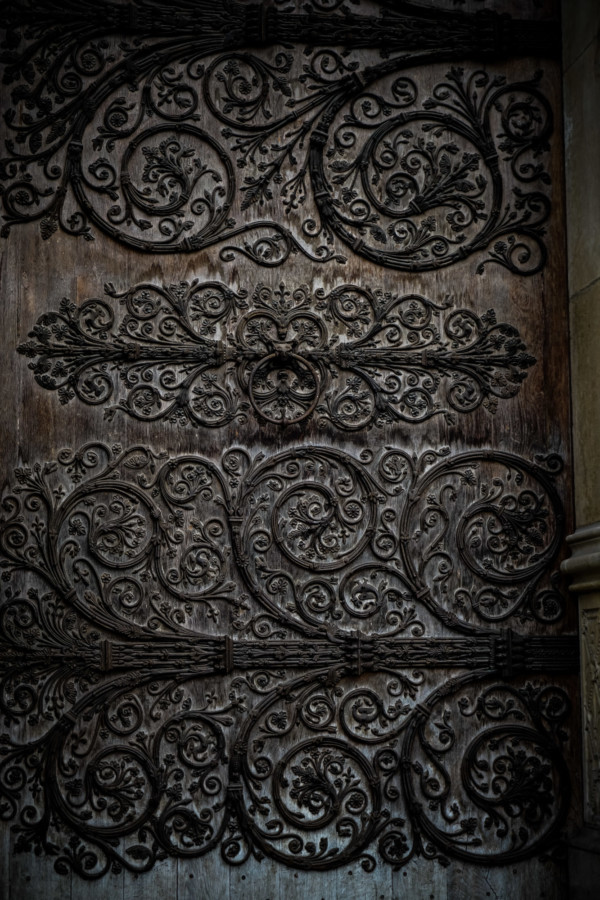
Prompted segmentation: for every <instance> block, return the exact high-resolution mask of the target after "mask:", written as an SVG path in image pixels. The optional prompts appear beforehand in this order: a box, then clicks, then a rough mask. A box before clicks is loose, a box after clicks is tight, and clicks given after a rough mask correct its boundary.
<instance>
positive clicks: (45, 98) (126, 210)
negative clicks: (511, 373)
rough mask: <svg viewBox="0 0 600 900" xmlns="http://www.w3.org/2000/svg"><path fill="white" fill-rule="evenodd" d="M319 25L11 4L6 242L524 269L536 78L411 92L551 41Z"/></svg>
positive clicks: (185, 7)
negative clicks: (434, 70)
mask: <svg viewBox="0 0 600 900" xmlns="http://www.w3.org/2000/svg"><path fill="white" fill-rule="evenodd" d="M50 7H51V11H50ZM313 7H314V9H313V10H312V11H311V12H310V13H309V12H307V10H306V4H305V3H302V4H294V3H291V4H277V5H276V6H275V7H269V8H266V7H265V5H264V4H252V3H243V2H234V0H229V2H227V4H225V5H223V4H216V3H212V2H210V3H208V2H207V3H204V2H199V3H195V4H194V7H193V12H190V9H189V4H188V3H186V2H183V0H181V2H180V3H178V2H174V3H172V4H169V13H168V21H167V20H165V17H164V16H163V15H161V14H160V13H157V9H156V6H155V4H154V3H152V2H151V0H138V2H137V3H136V4H134V5H127V6H116V5H114V4H112V3H110V2H108V0H100V2H99V0H94V2H93V3H92V2H88V0H85V2H81V3H79V4H78V5H77V10H76V12H73V11H71V10H70V11H69V16H65V17H61V16H57V15H56V4H54V3H53V2H52V3H44V2H42V3H36V4H35V9H36V14H35V15H33V14H32V13H31V12H30V6H29V4H28V3H24V2H22V3H19V2H10V3H6V4H5V6H4V19H5V22H6V23H7V24H8V26H9V30H8V38H7V41H6V43H5V45H4V51H3V56H2V59H3V62H4V64H5V70H4V71H5V74H4V83H5V84H7V85H11V86H12V87H11V106H10V108H9V109H8V110H7V112H6V115H5V121H6V127H7V130H8V134H9V137H8V139H7V141H6V153H5V156H4V158H3V159H1V160H0V179H1V180H2V181H3V183H4V184H3V192H2V203H3V207H4V219H5V227H4V233H5V234H7V233H8V231H9V230H10V228H11V227H12V226H13V225H18V224H22V223H26V222H33V221H36V222H39V225H40V229H41V233H42V236H43V237H44V238H49V237H51V235H52V234H53V233H54V232H55V231H57V229H58V228H61V229H62V230H63V231H65V232H66V233H68V234H71V235H77V236H80V237H83V238H85V239H87V240H91V239H93V231H94V230H99V231H102V232H103V233H105V234H107V235H109V236H111V237H112V238H114V239H115V240H117V241H118V242H120V243H121V244H124V245H127V246H129V247H133V248H135V249H138V250H142V251H145V252H153V253H173V252H194V251H199V250H202V249H204V248H207V247H212V246H215V247H218V248H219V255H220V259H221V260H222V261H224V262H227V261H231V260H233V259H235V258H236V257H239V256H240V255H243V256H246V257H249V258H250V259H251V260H253V261H254V262H257V263H259V264H261V265H265V266H277V265H281V264H282V263H283V262H285V260H287V259H288V258H289V256H290V254H293V253H301V254H304V255H305V256H306V257H307V258H309V259H311V260H312V261H314V262H327V261H328V260H336V261H337V262H343V261H344V260H345V257H346V255H347V253H348V252H353V253H355V254H358V255H359V256H362V257H364V258H366V259H368V260H370V261H371V262H374V263H376V264H379V265H381V266H385V267H391V268H393V269H399V270H402V271H406V272H419V271H429V270H434V269H438V268H441V267H445V266H448V265H451V264H453V263H455V262H459V261H461V260H463V259H465V258H467V257H469V256H474V258H475V259H476V261H477V267H478V271H480V272H481V271H483V268H484V266H486V265H488V264H490V263H494V264H497V265H501V266H504V267H506V268H508V269H509V270H510V271H512V272H514V273H518V274H520V275H531V274H533V273H536V272H539V271H540V270H541V269H542V268H543V266H544V264H545V262H546V257H547V249H546V245H545V242H544V239H543V236H544V231H545V225H546V222H547V220H548V217H549V214H550V196H549V189H548V184H549V181H550V177H549V174H548V171H547V166H546V160H547V155H548V150H549V138H550V136H551V134H552V131H553V117H552V110H551V108H550V105H549V102H548V100H547V98H546V96H545V94H544V91H543V86H542V85H543V76H542V73H541V72H532V73H531V77H528V78H526V79H525V80H522V81H519V82H514V83H510V82H509V81H507V79H506V76H505V75H503V74H502V72H501V71H493V69H492V70H490V71H487V70H486V71H484V70H483V69H481V68H479V67H477V66H474V68H472V69H471V70H468V71H465V70H464V69H463V68H461V67H459V66H453V67H452V68H450V69H449V70H448V71H447V72H446V73H445V75H444V76H442V77H441V80H439V82H438V83H437V84H435V86H434V87H433V88H432V89H431V88H427V89H424V88H422V87H421V86H420V83H421V81H422V73H423V72H425V73H427V71H428V68H427V67H428V66H430V64H431V63H432V62H440V61H445V60H448V61H451V60H455V59H458V58H461V57H462V58H465V57H470V58H473V57H475V58H476V59H481V60H486V59H489V58H491V59H496V58H497V57H498V56H499V55H502V53H504V54H505V55H507V56H510V55H511V54H514V53H516V54H518V53H519V52H520V50H519V48H520V47H523V49H524V45H523V44H522V43H521V36H522V34H523V33H524V32H526V33H527V35H528V39H531V40H534V41H540V40H541V42H542V43H544V34H545V30H546V31H547V29H550V32H551V31H552V27H553V26H552V24H551V23H540V22H536V23H519V22H514V21H513V20H511V19H510V18H508V17H499V16H496V15H495V14H489V15H485V14H482V15H479V16H473V15H471V16H469V15H466V14H464V13H460V12H457V13H450V12H449V13H447V14H443V13H440V12H439V11H437V10H436V11H435V17H436V22H435V25H433V24H432V21H431V17H432V10H426V9H425V8H421V7H419V6H418V5H416V4H415V5H412V4H402V3H400V4H394V5H393V6H392V5H391V4H389V5H386V6H385V7H384V8H383V9H381V12H380V14H379V15H378V16H377V15H373V7H372V5H370V6H368V5H367V6H365V5H363V4H361V3H359V4H358V5H356V4H354V5H352V6H347V5H346V4H344V3H334V4H331V3H327V4H324V3H321V2H318V0H315V2H314V3H313ZM299 8H300V11H298V10H299ZM367 10H368V11H369V14H366V11H367ZM45 13H46V14H45ZM190 17H191V18H192V23H190ZM49 19H50V21H51V23H52V24H51V25H50V24H49V21H48V20H49ZM442 22H445V24H443V25H442V24H441V23H442ZM529 26H531V27H529ZM534 35H535V37H534ZM315 41H316V46H317V47H319V48H323V47H324V46H325V47H326V48H327V49H316V50H315V49H313V48H314V47H315ZM550 43H551V41H550ZM346 45H348V46H351V47H352V48H353V50H352V51H346V50H345V49H344V47H345V46H346ZM248 46H251V47H253V49H252V50H251V51H250V50H248ZM368 48H370V51H369V49H368ZM409 49H411V50H412V52H407V51H408V50H409ZM545 49H546V52H548V46H546V48H545ZM359 50H360V52H357V51H359ZM526 52H527V53H528V54H529V53H532V52H533V50H532V45H531V44H528V45H527V50H526ZM382 57H383V59H382ZM419 66H422V67H423V69H422V70H421V69H419ZM282 210H284V212H283V215H282Z"/></svg>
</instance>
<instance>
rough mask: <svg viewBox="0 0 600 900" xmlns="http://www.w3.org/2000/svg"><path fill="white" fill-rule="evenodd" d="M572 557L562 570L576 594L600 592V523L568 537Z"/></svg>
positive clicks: (595, 523) (587, 526)
mask: <svg viewBox="0 0 600 900" xmlns="http://www.w3.org/2000/svg"><path fill="white" fill-rule="evenodd" d="M567 544H568V545H569V546H570V547H571V556H570V558H569V559H566V560H565V561H564V562H563V564H562V566H561V568H562V571H563V572H564V573H565V575H568V576H569V578H570V585H569V590H571V591H573V593H576V594H585V593H588V592H590V591H593V592H596V591H600V522H594V523H593V524H592V525H584V526H583V527H582V528H578V529H577V531H575V532H574V533H573V534H570V535H569V536H568V537H567Z"/></svg>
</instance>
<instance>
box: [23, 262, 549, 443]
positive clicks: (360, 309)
mask: <svg viewBox="0 0 600 900" xmlns="http://www.w3.org/2000/svg"><path fill="white" fill-rule="evenodd" d="M106 293H107V294H108V296H109V297H110V298H114V299H118V300H119V301H120V308H121V312H119V306H117V304H116V303H110V302H109V301H108V300H104V299H90V300H86V301H85V302H84V303H83V304H82V305H81V306H80V307H77V306H76V305H75V304H74V303H72V302H70V301H69V300H67V299H64V300H63V301H62V302H61V304H60V307H59V309H58V310H57V311H55V312H50V313H46V314H44V315H43V316H41V317H40V319H39V320H38V322H37V324H36V325H35V327H34V328H33V330H32V331H31V332H30V333H29V338H30V340H28V341H27V342H25V343H23V344H21V346H20V347H19V352H20V353H23V354H24V355H25V356H28V357H30V358H32V359H35V360H36V361H35V362H32V363H30V368H31V369H32V370H33V372H34V374H35V377H36V380H37V382H38V384H40V385H41V386H42V387H44V388H46V389H48V390H56V391H58V395H59V398H60V400H61V402H62V403H67V402H69V401H70V400H71V399H73V398H74V397H77V398H78V399H79V400H81V401H83V402H84V403H88V404H91V405H104V406H107V404H109V402H110V401H111V400H113V398H114V399H117V398H118V400H117V403H116V404H113V405H110V406H107V409H106V414H107V415H108V416H109V417H111V418H112V416H114V414H115V413H116V411H117V410H122V411H124V412H126V413H127V414H128V415H131V416H134V417H135V418H138V419H142V420H155V419H167V420H168V421H170V422H174V423H178V424H184V425H186V424H190V425H193V426H202V427H219V426H223V425H226V424H228V423H229V422H231V421H233V420H234V419H244V418H246V417H247V416H248V415H250V413H251V412H252V413H253V414H254V415H255V416H256V417H257V418H258V420H259V421H260V422H263V423H271V424H276V425H281V426H285V425H290V424H294V423H297V422H300V421H302V420H305V419H307V418H308V417H310V416H313V417H315V418H316V419H317V421H319V422H320V423H322V424H323V425H325V424H332V425H334V426H335V427H337V428H339V429H342V430H345V431H358V430H360V429H362V428H365V427H370V426H372V425H384V424H393V423H397V422H423V421H425V420H426V419H429V418H431V417H433V416H439V415H441V416H444V417H445V418H446V420H448V421H450V422H453V421H455V418H456V415H457V413H469V412H472V411H473V410H474V409H477V408H478V407H479V406H481V405H483V406H484V407H485V408H486V409H488V410H489V411H490V412H495V410H496V407H497V404H498V401H499V400H502V399H507V398H510V397H513V396H515V395H516V394H517V392H518V391H519V388H520V385H521V383H522V381H523V380H524V378H525V377H526V372H527V369H528V368H529V367H530V366H531V365H533V363H534V362H535V359H534V358H533V357H532V356H531V355H530V354H529V353H528V352H527V348H526V346H525V344H524V343H523V341H522V340H521V338H520V336H519V332H518V331H517V329H516V328H515V327H514V326H512V325H509V324H507V323H504V322H498V321H497V319H496V315H495V313H494V310H491V309H490V310H488V311H487V312H486V313H484V314H483V315H482V316H478V315H476V314H475V313H473V312H471V311H470V310H468V309H461V308H458V309H457V308H456V307H454V306H453V304H452V301H451V298H449V297H446V298H444V300H443V301H442V302H435V301H433V300H429V299H427V298H426V297H422V296H420V295H417V294H409V295H406V296H398V295H395V294H391V293H383V292H382V291H371V290H369V289H368V288H366V287H358V286H356V285H341V286H339V287H336V288H334V289H333V290H331V291H329V292H326V291H324V290H323V289H317V290H316V291H311V290H310V289H309V287H308V286H307V285H301V286H299V287H297V288H296V289H294V290H291V289H287V288H286V287H285V285H284V284H280V285H279V287H277V288H270V287H268V286H266V285H263V284H259V285H257V286H256V288H255V290H254V292H253V294H252V296H251V298H250V299H248V295H247V292H246V291H238V292H236V291H234V290H232V289H231V288H230V287H227V286H226V285H224V284H222V283H220V282H215V281H213V282H200V281H198V280H195V281H193V282H191V283H186V282H182V283H180V284H173V285H165V286H160V285H153V284H140V285H135V286H134V287H132V288H130V289H129V290H127V291H124V292H122V293H118V292H117V291H116V290H115V288H114V287H113V286H112V285H107V287H106Z"/></svg>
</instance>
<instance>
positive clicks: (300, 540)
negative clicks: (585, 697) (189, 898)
mask: <svg viewBox="0 0 600 900" xmlns="http://www.w3.org/2000/svg"><path fill="white" fill-rule="evenodd" d="M458 5H460V4H458ZM479 5H482V4H479ZM499 5H500V4H498V3H496V4H495V6H496V7H498V6H499ZM470 6H471V7H472V6H477V3H476V2H475V0H473V3H471V4H470ZM438 7H439V8H437V9H433V8H431V7H427V6H424V5H419V4H416V3H414V4H411V3H402V2H398V3H393V2H391V0H390V2H379V3H376V2H374V0H373V2H371V0H303V2H301V3H297V2H295V0H294V2H293V0H274V2H272V3H252V2H245V0H227V2H224V3H221V4H220V3H215V2H214V0H211V2H205V0H194V2H190V0H173V2H170V3H160V2H155V0H136V2H133V3H125V2H116V0H115V2H109V0H94V2H91V0H77V3H73V4H69V3H64V4H63V5H62V6H61V8H60V9H59V8H57V6H56V4H55V3H53V2H49V0H35V2H34V0H31V2H28V0H22V2H18V0H12V2H9V3H7V4H6V5H5V8H4V11H3V18H4V24H5V26H6V38H5V43H4V45H3V57H2V58H3V62H4V64H5V68H4V82H5V84H9V85H10V86H11V87H10V98H11V103H10V107H9V108H8V110H7V112H6V114H5V126H6V133H7V138H6V141H5V152H4V157H3V159H2V160H1V161H0V179H1V184H2V194H1V200H2V205H3V210H4V231H3V233H4V235H5V236H8V235H9V232H11V230H12V232H11V237H10V239H9V240H10V241H12V240H14V235H16V234H23V233H25V232H28V229H29V232H28V233H31V234H33V233H34V232H33V229H32V228H31V225H30V224H28V223H32V222H34V221H36V222H37V223H38V225H39V236H40V237H41V238H42V239H43V241H47V240H49V241H51V242H56V244H57V246H65V245H70V244H71V243H73V242H72V241H71V238H74V237H79V238H82V239H83V240H84V241H86V242H93V241H96V243H97V245H98V247H99V248H100V247H105V246H108V243H103V242H106V239H108V241H110V246H111V247H112V252H113V253H116V252H117V251H118V252H119V253H120V254H123V256H122V258H123V259H124V260H126V261H127V267H129V268H132V269H134V270H135V271H136V273H137V274H136V275H135V277H129V276H128V275H127V274H126V272H125V273H123V272H121V271H120V269H118V268H116V267H115V262H114V257H113V258H112V260H111V259H109V260H108V261H106V260H102V263H101V265H100V268H101V269H102V271H103V272H105V273H106V272H108V273H109V274H108V275H107V278H108V280H107V282H106V284H103V282H102V281H100V283H95V284H94V286H93V287H92V288H91V290H89V289H88V285H89V283H90V281H92V280H93V277H95V275H94V276H93V277H92V276H90V278H89V279H88V281H86V282H85V284H86V287H85V292H84V293H82V294H79V295H78V296H77V297H74V299H69V298H67V297H63V298H62V299H61V296H62V293H63V292H62V291H61V289H59V290H58V291H57V292H56V293H54V294H53V295H52V296H39V295H36V296H35V298H34V312H33V314H31V315H30V314H29V313H30V312H31V310H28V311H27V312H25V311H24V312H23V313H22V314H20V316H19V332H20V333H19V341H18V347H17V348H16V349H18V353H19V354H20V356H19V357H18V360H19V362H20V363H21V364H22V367H23V368H24V369H25V370H26V369H27V367H29V369H30V370H31V371H32V373H33V376H34V377H35V381H36V382H37V385H38V386H39V387H41V388H43V389H44V390H42V391H40V390H39V389H38V387H37V386H36V385H34V384H33V382H32V379H31V378H27V377H26V374H25V375H24V382H25V385H26V387H24V390H26V391H27V392H28V395H30V396H35V401H32V402H35V403H37V404H40V406H39V409H43V410H44V411H45V412H44V415H45V416H47V417H48V418H50V417H51V415H52V416H56V417H57V418H58V420H59V421H61V417H65V418H64V419H62V421H65V422H66V421H71V420H67V418H66V417H67V416H68V415H69V414H71V415H72V416H73V417H74V418H73V420H72V421H73V422H74V423H75V425H74V426H73V428H74V430H75V431H78V433H79V434H82V435H83V440H82V441H81V442H80V443H81V446H79V447H77V445H74V446H72V447H71V449H63V448H62V447H61V449H59V450H57V451H56V452H55V450H54V447H53V449H52V450H51V451H50V450H49V451H48V452H47V453H41V452H40V450H39V446H40V444H39V443H38V444H35V441H36V440H37V438H36V437H32V438H31V441H32V442H33V443H28V444H27V446H36V447H38V449H37V450H36V451H34V452H33V455H32V456H27V455H25V457H24V459H21V460H19V461H17V460H15V466H16V467H14V476H13V475H11V476H10V484H7V486H6V488H5V490H4V494H3V499H2V514H1V516H0V568H1V570H2V582H3V584H2V599H1V601H0V713H1V714H2V716H3V718H4V724H5V726H6V731H5V733H3V734H2V735H0V817H1V818H2V819H3V820H5V821H7V822H11V823H12V831H13V833H14V846H15V849H16V850H18V851H25V850H27V851H28V850H35V852H36V853H38V854H39V853H44V854H48V855H49V856H51V857H53V858H54V866H55V869H56V870H57V871H58V872H61V873H66V872H69V871H74V872H76V873H78V874H79V875H81V876H83V877H85V878H99V877H101V876H102V875H104V874H105V873H107V872H109V871H113V872H118V871H121V869H123V868H125V869H128V870H130V871H132V872H137V873H139V872H143V871H146V870H149V869H150V868H152V866H153V865H154V864H155V862H156V861H157V860H162V859H165V858H166V857H168V856H172V857H178V858H186V857H193V856H199V855H202V854H205V853H208V852H209V851H213V850H214V851H216V852H219V853H220V854H221V857H222V859H223V860H224V861H225V862H226V863H229V864H232V865H240V864H242V863H244V862H245V861H246V860H247V859H248V858H249V857H250V856H251V855H253V856H254V857H256V858H258V859H260V858H262V857H263V856H267V857H270V858H273V859H276V860H278V861H279V862H281V863H283V864H285V865H287V866H291V867H296V868H298V869H310V870H325V869H329V868H334V867H338V866H343V865H344V864H346V863H348V862H352V861H355V860H357V861H359V863H360V865H362V867H363V869H365V870H366V871H372V870H373V869H374V867H375V866H376V865H377V864H383V865H385V864H388V865H390V866H392V867H395V868H399V867H403V866H405V865H406V864H407V863H408V862H409V861H410V860H412V859H413V858H415V857H420V858H421V863H420V864H424V865H428V864H432V863H431V861H433V860H437V861H438V862H439V863H441V864H443V865H448V864H449V863H450V861H451V860H452V859H459V860H462V861H464V862H467V863H485V864H486V865H502V864H508V863H511V864H512V863H516V862H518V861H521V860H525V859H527V858H530V857H531V856H532V855H534V854H538V853H540V852H542V851H545V850H548V849H549V848H552V847H554V846H555V845H556V843H557V841H558V840H559V838H560V835H561V831H562V829H563V826H564V825H565V821H566V819H567V815H568V811H569V803H570V778H569V771H568V770H569V760H570V759H572V758H573V753H574V751H576V745H575V746H574V745H573V742H572V741H570V737H571V734H572V722H571V718H572V717H571V712H572V700H571V699H570V692H571V688H570V687H569V684H570V682H569V678H570V673H572V672H573V671H574V670H576V667H577V641H576V638H575V637H574V636H573V635H572V634H571V632H570V622H569V615H568V610H567V609H566V604H565V600H564V597H563V594H562V592H561V585H560V583H559V579H558V562H559V558H560V554H561V552H562V543H563V539H564V535H565V529H566V524H567V522H568V519H569V515H570V499H569V466H568V453H569V445H568V438H567V432H566V429H567V426H568V407H567V401H566V389H565V379H564V376H563V375H562V374H560V375H557V376H556V378H557V381H556V390H555V391H554V392H553V393H552V395H550V394H543V392H542V389H541V388H540V378H541V376H540V373H539V370H540V367H542V368H543V370H544V371H545V372H546V373H548V371H549V370H550V369H551V368H552V367H553V366H555V365H558V364H559V362H560V358H561V354H562V353H564V348H565V337H564V333H561V332H560V328H559V327H557V325H560V323H561V321H562V319H561V316H562V315H563V314H562V313H561V303H562V298H561V295H560V285H561V284H562V280H561V279H562V275H561V258H560V253H561V250H560V247H561V244H560V240H561V239H560V237H559V236H557V234H559V232H560V206H559V211H558V212H557V213H555V211H554V202H555V194H556V192H557V188H556V186H555V183H554V181H553V179H555V174H556V172H557V171H558V172H560V156H559V155H558V156H557V154H558V151H557V150H556V142H555V137H556V136H555V135H554V127H555V125H554V121H555V112H554V111H553V105H554V102H555V101H554V99H553V97H554V94H553V91H554V89H555V81H553V77H555V68H556V67H555V64H554V62H553V61H552V59H551V57H552V56H553V55H554V53H555V50H556V42H557V31H556V27H555V24H554V23H553V22H552V21H550V20H549V19H548V17H547V15H544V12H543V10H542V12H541V13H540V14H539V17H538V19H537V20H535V21H520V20H515V19H514V18H511V17H510V16H509V15H506V14H503V15H501V14H500V12H498V11H496V12H493V11H489V10H485V9H482V10H480V11H478V12H477V13H474V12H473V11H466V12H465V11H464V10H462V9H453V8H451V5H450V4H442V5H440V4H438ZM442 7H443V8H442ZM519 57H525V59H523V60H522V61H520V62H518V63H515V62H508V63H507V62H506V60H510V59H514V58H519ZM530 57H537V58H539V57H546V61H547V62H548V65H549V66H550V75H548V74H547V73H546V72H545V71H542V70H541V69H540V68H539V65H538V62H532V60H531V59H530ZM548 57H550V59H548ZM465 60H466V62H465ZM553 67H554V69H553ZM553 71H554V76H553V75H552V72H553ZM551 141H552V144H551ZM553 154H554V155H553ZM553 173H554V174H553ZM558 194H559V196H560V191H558ZM557 216H558V221H555V219H556V217H557ZM552 228H554V231H552ZM547 229H550V232H549V233H547ZM37 237H38V235H37V233H36V235H35V239H36V240H37ZM94 246H95V245H94ZM557 248H558V249H557ZM132 250H133V251H136V252H135V253H133V252H132ZM98 253H99V254H100V250H99V251H98ZM182 253H185V254H187V256H186V257H185V261H186V262H185V264H186V266H187V268H186V269H184V268H183V265H182V260H183V259H184V257H182V256H181V255H179V256H174V257H173V260H171V261H169V256H168V255H169V254H182ZM553 253H554V255H555V256H554V259H553ZM148 254H161V257H160V264H161V265H164V266H165V269H166V270H168V273H167V272H165V274H163V275H161V276H157V274H156V266H157V265H158V262H157V258H156V257H148ZM148 260H150V262H151V265H152V266H153V267H154V268H151V266H149V265H148ZM190 261H191V262H190ZM176 265H181V268H180V277H178V278H176V280H174V281H173V280H172V279H173V275H172V272H173V271H174V268H172V266H176ZM144 266H145V267H146V268H145V269H143V267H144ZM111 267H112V270H113V271H112V274H110V270H111ZM190 268H193V269H194V274H193V276H190ZM346 272H347V274H345V273H346ZM82 277H83V276H82ZM82 290H83V288H82ZM78 291H79V288H78ZM484 295H485V296H484ZM536 311H537V312H536ZM536 315H537V316H538V319H537V320H536V318H535V317H536ZM32 391H35V394H32ZM49 410H52V414H50V412H49ZM528 410H531V421H528V420H527V411H528ZM102 422H104V425H102V424H101V423H102ZM52 427H54V426H52ZM52 433H53V434H54V435H55V438H54V442H53V443H55V442H56V440H57V438H56V433H55V432H54V431H53V432H52ZM28 440H29V439H28ZM17 462H18V464H17ZM565 462H566V464H565Z"/></svg>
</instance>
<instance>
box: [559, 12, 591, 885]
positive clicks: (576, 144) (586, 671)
mask: <svg viewBox="0 0 600 900" xmlns="http://www.w3.org/2000/svg"><path fill="white" fill-rule="evenodd" d="M562 7H563V9H562V12H563V77H564V109H565V151H566V160H565V167H566V188H567V246H568V265H569V298H570V327H571V377H572V401H573V447H574V466H575V471H574V476H575V521H576V525H577V528H576V531H575V533H574V534H573V535H571V537H570V538H569V543H570V545H571V550H572V556H571V559H569V560H567V562H566V563H564V566H563V570H564V571H565V572H566V573H567V574H568V575H570V576H571V577H572V582H571V591H572V592H573V594H574V596H575V597H577V602H578V605H579V629H580V641H581V677H582V703H583V709H582V717H583V729H584V734H583V761H582V765H583V787H584V828H583V830H582V831H581V833H580V834H579V836H578V837H577V838H575V840H574V841H573V842H572V844H571V847H570V852H569V881H570V890H569V897H570V898H571V900H588V898H589V900H592V898H596V897H598V890H599V888H598V885H599V884H600V2H599V0H563V3H562Z"/></svg>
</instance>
